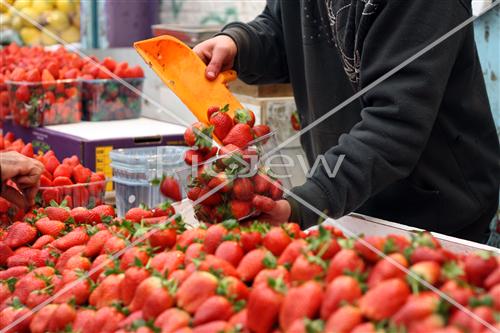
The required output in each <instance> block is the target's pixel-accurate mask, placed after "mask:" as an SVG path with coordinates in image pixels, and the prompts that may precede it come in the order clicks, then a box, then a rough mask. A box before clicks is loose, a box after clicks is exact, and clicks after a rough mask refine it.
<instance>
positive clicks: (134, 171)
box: [110, 146, 187, 216]
mask: <svg viewBox="0 0 500 333" xmlns="http://www.w3.org/2000/svg"><path fill="white" fill-rule="evenodd" d="M186 150H187V147H183V146H162V147H147V148H130V149H116V150H113V151H111V153H110V157H111V167H112V168H113V182H114V185H115V195H116V208H117V213H118V215H119V216H124V215H125V213H126V212H127V210H129V209H130V208H133V207H137V206H139V205H140V204H145V205H147V206H148V207H154V206H156V205H158V204H160V203H161V202H163V201H164V200H165V198H163V197H162V195H161V193H160V189H159V181H161V179H162V177H163V176H166V175H170V176H173V177H175V178H176V179H178V181H179V183H180V184H181V188H184V187H185V186H183V185H184V184H183V183H184V182H186V179H185V177H180V175H179V172H178V171H179V170H182V169H185V168H186V164H185V163H184V152H185V151H186ZM183 178H184V179H183ZM183 195H185V194H184V193H183Z"/></svg>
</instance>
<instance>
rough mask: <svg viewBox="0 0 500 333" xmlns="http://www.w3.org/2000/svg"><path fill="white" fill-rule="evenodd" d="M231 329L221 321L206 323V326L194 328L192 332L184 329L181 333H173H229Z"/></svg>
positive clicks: (177, 332)
mask: <svg viewBox="0 0 500 333" xmlns="http://www.w3.org/2000/svg"><path fill="white" fill-rule="evenodd" d="M232 329H233V327H232V326H231V325H230V324H229V323H228V322H225V321H222V320H216V321H212V322H210V323H207V324H203V325H200V326H196V327H195V328H193V330H192V331H190V329H189V328H186V329H184V331H182V332H181V330H179V331H176V332H175V333H188V332H191V333H207V332H217V333H220V332H223V333H229V332H231V330H232Z"/></svg>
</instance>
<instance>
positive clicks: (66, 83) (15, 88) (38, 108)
mask: <svg viewBox="0 0 500 333" xmlns="http://www.w3.org/2000/svg"><path fill="white" fill-rule="evenodd" d="M7 87H8V91H9V104H10V108H11V110H12V118H13V121H14V122H15V123H16V124H18V125H21V126H23V127H40V126H46V125H58V124H69V123H77V122H80V121H81V119H82V111H81V110H82V102H81V81H79V80H57V81H53V82H14V81H7Z"/></svg>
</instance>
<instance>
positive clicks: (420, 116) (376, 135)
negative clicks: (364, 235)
mask: <svg viewBox="0 0 500 333" xmlns="http://www.w3.org/2000/svg"><path fill="white" fill-rule="evenodd" d="M380 5H383V8H382V9H380V12H379V14H378V16H377V17H376V18H375V20H374V22H373V24H372V26H371V28H370V30H369V31H368V32H367V35H366V38H365V42H364V44H363V47H362V55H361V64H360V89H362V88H364V87H366V86H367V85H369V84H370V83H372V82H374V81H375V80H377V79H378V78H380V77H381V76H382V75H384V74H385V73H387V72H388V71H390V70H391V69H393V68H395V67H396V66H398V65H399V64H401V63H402V62H403V61H405V60H407V59H408V58H410V57H411V56H413V55H415V54H416V53H417V52H418V51H420V50H422V49H423V48H424V47H426V46H427V45H429V44H430V43H432V42H433V41H435V40H437V39H438V38H439V37H441V36H443V35H444V34H446V33H447V32H449V31H450V30H452V29H453V28H454V27H456V26H457V25H459V24H460V23H461V22H463V21H464V20H466V19H467V18H468V17H469V16H470V13H469V12H468V10H467V8H465V7H464V6H463V4H462V3H461V2H460V1H456V0H439V1H426V0H413V1H407V0H386V1H384V2H383V3H382V4H380ZM467 29H468V28H465V29H463V30H460V31H459V32H457V33H456V34H455V35H453V36H452V37H450V38H448V39H447V40H446V41H444V42H443V43H441V44H439V45H438V46H436V47H434V48H432V49H431V50H430V51H428V52H427V53H426V54H424V55H422V56H420V57H419V58H418V59H416V60H414V61H413V62H411V63H410V64H408V65H407V66H406V67H404V68H402V69H401V70H399V71H398V72H397V73H395V74H394V75H392V76H391V77H389V78H388V79H386V80H385V81H383V82H381V83H379V84H378V85H376V86H375V87H373V88H372V89H370V90H369V91H367V92H366V93H365V94H364V95H363V96H362V97H361V102H362V105H363V109H362V111H361V121H360V122H359V123H357V124H356V125H355V126H354V127H353V128H352V129H351V131H350V132H349V133H347V134H344V135H342V136H341V137H340V139H339V143H338V145H337V146H335V147H333V148H331V149H330V150H328V151H327V152H326V154H325V159H326V160H327V162H328V163H327V164H329V167H330V170H333V168H334V166H335V165H336V163H337V161H338V160H339V157H340V156H341V155H345V158H344V160H343V162H342V164H341V166H340V168H339V169H338V173H337V174H336V176H335V177H334V178H332V177H329V176H328V174H327V172H326V170H325V168H323V167H320V168H318V169H317V170H316V171H315V172H314V173H313V176H312V177H311V178H309V179H308V180H307V181H306V183H305V184H304V185H303V186H300V187H296V188H294V189H293V190H292V192H294V193H295V194H296V195H298V196H300V197H301V198H302V199H303V200H304V201H306V202H308V203H310V204H312V206H314V207H316V208H317V209H318V210H319V211H322V212H324V211H327V212H328V215H329V216H332V217H340V216H343V215H345V214H348V213H350V212H352V211H354V210H355V209H357V208H358V207H359V206H361V205H362V204H363V203H364V202H365V201H366V200H367V199H368V198H369V197H371V196H372V195H374V194H376V193H377V192H379V191H381V190H383V189H384V188H385V187H387V186H388V185H390V184H392V183H394V182H396V181H398V180H400V179H403V178H406V177H407V176H408V175H409V174H410V173H411V172H412V170H413V168H414V167H415V166H416V164H417V162H418V160H419V158H420V155H421V154H422V152H423V150H424V148H425V146H426V143H427V140H428V138H429V136H430V133H431V130H432V128H433V126H434V123H435V120H436V117H437V114H438V110H439V107H440V104H441V100H442V96H443V94H444V92H445V89H446V86H447V82H448V80H449V77H450V74H451V70H452V68H453V66H454V64H455V61H456V58H457V54H458V52H459V50H460V48H461V45H462V43H463V40H464V35H465V34H466V33H467V32H466V30H467ZM457 98H460V97H459V96H457ZM288 200H289V201H290V203H291V206H292V208H293V213H292V219H293V220H296V221H298V222H300V223H301V224H302V226H303V227H308V226H310V225H311V224H315V223H316V221H317V219H318V217H317V215H316V214H314V213H313V212H312V211H311V210H310V209H308V208H306V207H303V206H301V205H300V203H299V202H297V201H296V200H295V199H293V198H291V197H290V198H288ZM299 206H300V207H299Z"/></svg>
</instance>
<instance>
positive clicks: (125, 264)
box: [120, 246, 149, 271]
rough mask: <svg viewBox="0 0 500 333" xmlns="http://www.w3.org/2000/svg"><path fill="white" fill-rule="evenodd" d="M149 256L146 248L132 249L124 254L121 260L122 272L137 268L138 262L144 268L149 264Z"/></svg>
mask: <svg viewBox="0 0 500 333" xmlns="http://www.w3.org/2000/svg"><path fill="white" fill-rule="evenodd" d="M148 260H149V255H148V254H147V252H146V250H145V249H144V248H140V247H135V246H134V247H131V248H129V249H127V250H126V251H125V253H123V255H122V256H121V258H120V269H121V270H122V271H124V270H126V269H127V268H129V267H132V266H135V265H136V263H137V262H141V263H142V265H143V266H145V265H146V264H147V262H148Z"/></svg>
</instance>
